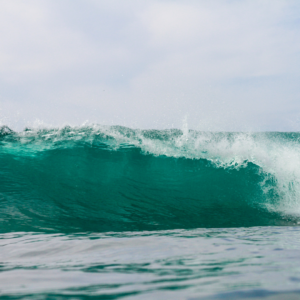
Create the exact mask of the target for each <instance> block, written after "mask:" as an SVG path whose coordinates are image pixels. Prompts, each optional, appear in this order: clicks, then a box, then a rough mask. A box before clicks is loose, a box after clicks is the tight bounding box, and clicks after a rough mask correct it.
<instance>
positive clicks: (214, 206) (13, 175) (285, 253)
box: [0, 125, 300, 300]
mask: <svg viewBox="0 0 300 300" xmlns="http://www.w3.org/2000/svg"><path fill="white" fill-rule="evenodd" d="M299 224H300V133H296V132H259V133H257V132H256V133H255V132H254V133H245V132H202V131H195V130H188V128H187V127H185V128H183V129H182V130H179V129H168V130H141V129H130V128H126V127H122V126H100V125H89V126H79V127H70V126H65V127H62V128H42V127H40V128H26V129H25V130H23V131H20V132H15V131H13V130H11V129H10V128H9V127H7V126H3V127H1V128H0V299H93V298H95V299H128V300H129V299H207V300H208V299H248V300H249V299H290V300H292V299H300V227H299Z"/></svg>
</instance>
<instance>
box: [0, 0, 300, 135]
mask: <svg viewBox="0 0 300 300" xmlns="http://www.w3.org/2000/svg"><path fill="white" fill-rule="evenodd" d="M184 118H187V121H188V124H189V126H190V128H194V129H200V130H300V1H297V0H295V1H293V0H290V1H289V0H281V1H277V0H212V1H207V0H205V1H201V0H197V1H193V0H184V1H183V0H182V1H176V0H173V1H168V0H160V1H156V0H151V1H147V0H142V1H141V0H138V1H136V0H126V1H122V0H119V1H114V0H106V1H101V0H63V1H62V0H26V1H24V0H0V125H1V124H2V125H3V124H8V125H10V126H11V127H12V128H22V127H24V126H29V125H32V124H34V123H38V122H43V123H45V124H49V125H53V126H54V125H55V126H56V125H63V124H71V125H79V124H82V123H83V122H85V121H88V122H90V123H99V124H118V125H126V126H130V127H140V128H170V127H181V126H182V122H183V119H184Z"/></svg>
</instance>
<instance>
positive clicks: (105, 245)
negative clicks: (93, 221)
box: [0, 227, 300, 299]
mask: <svg viewBox="0 0 300 300" xmlns="http://www.w3.org/2000/svg"><path fill="white" fill-rule="evenodd" d="M0 238H1V240H0V246H1V272H0V289H1V294H2V296H3V295H14V296H21V295H27V296H28V295H36V296H38V298H39V297H41V298H44V297H48V296H53V297H54V296H55V297H57V296H60V297H70V298H71V297H73V296H74V297H75V298H76V297H77V298H78V297H83V296H102V297H103V299H114V298H118V297H124V296H127V297H129V299H131V298H132V299H135V298H137V299H166V298H168V299H193V298H196V299H197V297H198V298H199V297H200V299H205V297H208V296H211V295H213V296H214V297H213V299H218V297H221V296H222V297H221V298H222V299H223V297H224V296H226V295H227V297H238V298H241V297H249V295H252V296H272V295H273V293H274V294H275V295H276V292H277V293H278V295H282V292H291V291H293V292H294V293H295V292H296V291H298V290H299V295H298V297H300V239H299V238H300V229H299V228H298V227H252V228H233V229H195V230H171V231H155V232H149V231H148V232H138V233H132V232H124V233H105V234H74V235H64V234H36V233H8V234H2V235H1V236H0ZM245 290H246V291H251V293H250V294H248V293H240V292H238V291H245ZM224 292H226V293H228V292H232V294H226V293H225V295H222V293H224ZM285 297H286V296H285ZM100 299H101V298H100Z"/></svg>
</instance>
